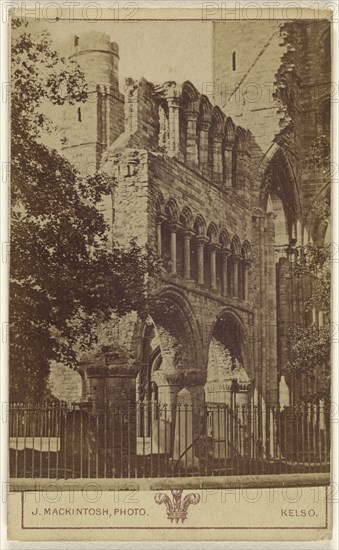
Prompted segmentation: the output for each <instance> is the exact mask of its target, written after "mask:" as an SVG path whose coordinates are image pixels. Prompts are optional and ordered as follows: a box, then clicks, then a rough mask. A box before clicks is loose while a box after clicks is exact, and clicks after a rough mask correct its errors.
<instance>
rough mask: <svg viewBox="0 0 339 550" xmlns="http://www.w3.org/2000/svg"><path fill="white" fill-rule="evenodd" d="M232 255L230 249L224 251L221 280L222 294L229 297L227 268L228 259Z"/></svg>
mask: <svg viewBox="0 0 339 550" xmlns="http://www.w3.org/2000/svg"><path fill="white" fill-rule="evenodd" d="M230 254H231V250H230V249H229V248H224V249H223V250H222V259H221V261H222V280H221V284H222V287H221V293H222V295H223V296H227V294H228V289H227V287H228V284H227V266H228V257H229V256H230Z"/></svg>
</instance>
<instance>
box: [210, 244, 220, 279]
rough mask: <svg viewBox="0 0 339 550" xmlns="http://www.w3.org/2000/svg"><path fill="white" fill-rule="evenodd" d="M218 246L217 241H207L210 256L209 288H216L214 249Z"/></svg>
mask: <svg viewBox="0 0 339 550" xmlns="http://www.w3.org/2000/svg"><path fill="white" fill-rule="evenodd" d="M217 248H218V244H217V243H209V244H208V251H209V256H210V271H211V290H216V288H217V264H216V251H217Z"/></svg>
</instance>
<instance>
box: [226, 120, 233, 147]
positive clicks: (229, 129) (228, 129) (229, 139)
mask: <svg viewBox="0 0 339 550" xmlns="http://www.w3.org/2000/svg"><path fill="white" fill-rule="evenodd" d="M224 134H225V139H226V141H227V143H233V142H234V138H235V125H234V123H233V120H232V119H231V118H230V117H227V118H226V121H225V126H224Z"/></svg>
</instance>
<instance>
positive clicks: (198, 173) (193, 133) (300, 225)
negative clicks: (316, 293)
mask: <svg viewBox="0 0 339 550" xmlns="http://www.w3.org/2000/svg"><path fill="white" fill-rule="evenodd" d="M258 25H259V24H258ZM258 25H257V24H256V25H252V24H251V23H241V24H240V23H239V25H238V24H237V25H235V27H236V29H237V30H236V32H241V33H242V32H245V33H246V36H247V39H248V43H249V44H250V47H249V48H246V52H247V53H246V56H244V55H243V54H241V53H238V52H237V51H234V50H235V48H234V47H233V46H232V44H231V43H230V42H231V40H233V43H240V39H239V41H237V40H235V39H234V33H233V30H232V33H231V34H230V33H228V31H227V24H226V23H225V24H224V23H216V24H215V32H214V37H215V51H214V54H215V58H214V72H215V81H216V83H217V84H218V87H217V88H216V89H215V97H214V102H212V101H211V99H210V98H209V97H207V96H204V95H201V94H200V93H199V92H198V91H197V90H196V88H195V87H194V85H193V84H192V83H190V82H185V83H183V84H180V85H179V84H177V83H176V82H165V83H163V84H161V85H154V84H152V83H150V82H147V81H146V80H145V79H141V80H139V81H134V80H132V79H129V80H127V81H126V86H125V89H124V94H122V93H121V91H120V90H119V78H118V62H119V48H118V45H117V44H116V43H114V42H112V41H111V39H110V38H109V37H108V36H107V35H105V34H101V33H98V32H91V33H89V34H86V35H82V36H76V37H74V39H73V43H72V46H71V52H70V54H71V57H72V58H73V59H76V60H77V61H78V62H79V64H80V65H81V67H82V69H83V70H84V72H85V74H86V75H87V79H88V82H89V83H90V94H89V95H90V100H89V101H88V102H87V103H86V104H84V105H83V106H81V107H77V106H76V107H74V106H72V107H69V108H68V110H67V112H66V113H65V122H64V130H65V134H66V136H67V139H68V141H67V146H65V147H64V149H63V153H64V154H65V155H66V156H67V157H68V158H69V159H70V160H72V161H73V162H76V163H78V164H80V165H81V166H82V167H83V169H88V170H102V171H105V172H107V173H108V174H110V176H112V177H113V178H114V180H115V188H114V192H113V193H112V196H111V197H107V200H106V201H105V204H103V205H101V207H102V209H103V211H104V213H105V215H106V217H107V219H108V221H109V222H110V224H111V228H112V235H113V236H114V238H115V239H118V240H120V241H122V242H127V241H129V240H130V239H131V238H133V237H137V238H138V240H139V242H140V244H147V245H149V246H151V247H152V249H153V250H154V251H156V252H157V254H158V255H159V256H160V257H161V258H162V260H163V271H162V274H161V275H160V276H158V277H156V278H154V280H151V281H150V292H151V295H152V297H153V302H154V307H153V312H152V315H151V316H150V317H149V318H148V319H147V321H146V322H143V321H141V320H140V319H138V318H137V316H136V315H132V314H131V315H128V316H126V317H125V318H124V319H122V320H117V319H112V322H111V323H110V324H108V325H106V326H104V327H98V331H99V333H100V339H99V340H100V345H99V346H98V348H97V349H96V351H95V353H93V352H92V353H91V354H88V356H87V357H84V360H83V362H82V365H81V368H80V370H79V376H81V379H82V390H81V395H79V394H77V393H76V392H75V393H74V395H73V396H72V400H76V401H82V402H84V403H86V402H87V401H88V399H89V398H90V400H91V402H92V405H93V406H94V407H100V406H103V405H104V406H107V407H109V406H113V405H116V404H119V403H123V404H129V405H130V406H131V407H132V409H131V410H132V411H134V413H133V414H134V420H133V422H134V424H135V430H136V435H137V436H138V431H139V432H140V430H141V431H142V430H145V425H144V420H141V419H140V411H139V412H138V410H139V409H138V410H137V409H136V408H135V407H134V406H135V403H136V402H148V401H152V402H156V403H157V404H159V405H161V404H163V405H165V404H166V406H169V407H170V408H171V409H172V410H173V407H174V408H175V407H176V406H177V405H180V406H181V405H187V406H188V407H191V411H192V414H193V418H194V407H202V406H205V404H207V405H213V404H215V405H216V404H221V405H228V406H230V407H232V406H233V405H234V403H235V402H236V403H237V405H240V406H241V405H244V406H246V407H248V406H252V405H253V406H255V407H259V409H261V408H263V409H265V410H269V409H270V408H272V410H273V408H279V407H282V406H284V405H286V406H289V405H290V404H293V403H297V402H298V400H299V398H300V395H301V394H302V392H303V388H305V385H310V384H315V382H314V381H311V380H304V381H302V382H300V383H299V384H298V386H296V384H295V383H294V381H293V379H292V378H291V377H290V376H289V375H288V374H286V373H285V372H284V363H285V361H286V357H287V355H286V354H287V348H286V327H287V326H288V325H289V324H291V323H292V324H293V323H297V322H301V323H302V322H306V320H305V319H304V308H303V304H304V301H305V299H306V298H307V296H306V295H305V294H306V290H305V288H304V285H303V284H302V282H300V281H299V282H297V281H295V280H294V279H293V276H292V275H291V270H292V268H293V261H294V256H293V254H294V252H293V250H294V249H295V247H296V246H297V245H301V244H304V243H305V242H307V241H308V240H312V241H315V242H323V240H324V239H325V229H326V228H324V227H323V226H321V224H319V221H318V220H316V219H314V218H310V216H309V212H310V205H311V204H312V202H314V201H316V200H318V199H319V197H323V196H326V194H328V193H329V182H328V180H327V179H326V175H324V173H323V171H321V170H320V169H319V170H318V171H317V170H316V169H315V168H314V167H313V168H312V171H311V169H310V167H309V165H308V164H307V162H306V161H305V158H306V149H307V147H309V145H310V143H311V141H312V139H313V138H314V137H317V136H318V135H322V134H324V135H327V136H328V137H329V120H330V119H329V112H330V111H329V86H328V82H327V80H326V79H329V78H330V76H329V75H330V65H329V63H330V57H329V56H328V51H329V47H330V46H329V43H330V35H329V24H328V22H326V21H325V22H323V21H320V22H316V23H314V22H313V23H305V24H304V25H299V26H298V28H297V32H298V33H299V34H298V39H299V41H300V44H302V45H303V47H300V52H299V53H298V55H299V57H298V66H297V67H296V70H297V72H298V77H299V79H300V81H301V82H302V85H303V86H304V88H303V91H302V93H300V94H296V104H297V109H298V116H297V124H296V126H295V128H294V133H293V140H292V142H289V143H288V146H286V144H285V143H284V141H283V140H281V139H279V124H278V123H279V106H278V105H277V104H276V102H275V100H274V90H273V89H271V88H270V87H268V88H267V87H266V89H267V90H268V95H267V96H266V98H265V97H263V96H260V100H258V102H257V103H254V102H253V101H251V100H249V99H248V97H249V96H248V90H249V88H248V84H249V80H251V81H256V82H259V84H260V83H261V84H262V89H264V83H265V82H267V79H269V80H268V81H269V82H272V81H273V79H274V75H275V73H276V71H278V70H279V67H280V65H281V63H282V61H283V59H284V56H285V55H286V54H287V53H288V52H287V50H288V48H287V47H286V45H285V44H284V42H283V39H282V36H283V35H282V26H281V25H276V24H274V25H273V24H272V25H268V26H265V25H261V24H260V25H261V27H260V29H259V28H258ZM243 27H244V28H243ZM232 28H233V27H232ZM314 33H316V35H317V37H318V40H317V41H314V39H313V38H311V37H313V36H314ZM311 41H313V42H312V43H311ZM311 61H312V63H311ZM310 66H311V67H312V70H313V69H315V70H317V71H319V75H316V78H317V82H318V83H320V84H321V86H320V88H321V90H322V96H321V98H319V101H314V97H313V95H312V94H311V92H310V87H311V84H310V82H311V79H312V78H314V75H311V74H310V70H309V67H310ZM319 67H320V68H319ZM268 73H269V74H268ZM224 82H227V83H228V86H229V87H230V86H231V89H230V88H229V89H230V93H228V95H227V94H226V96H225V94H223V92H224V91H225V90H224V88H223V83H224ZM245 85H247V88H246V90H247V96H244V97H243V96H241V100H239V101H237V100H236V98H237V97H238V96H239V93H240V94H241V93H242V90H243V89H244V86H245ZM313 91H314V90H313ZM251 97H252V98H253V96H251ZM277 136H278V137H277ZM313 316H314V318H315V319H316V321H315V322H317V323H321V322H322V321H321V319H322V312H321V311H314V312H313ZM56 376H57V375H56V373H55V372H54V373H52V375H51V388H52V391H54V392H57V395H58V397H59V398H61V399H62V394H63V385H65V386H66V385H67V384H69V378H68V377H67V376H66V375H65V376H64V377H63V379H62V380H60V376H59V379H58V381H57V383H56ZM73 376H74V375H73ZM53 380H54V384H53ZM67 389H68V395H70V394H71V393H72V392H69V386H68V388H67ZM75 389H76V386H75ZM133 407H134V409H133ZM131 414H132V413H131ZM265 418H266V419H265V422H266V424H267V423H268V425H270V424H272V423H274V418H273V416H272V415H271V416H270V415H268V416H266V417H265ZM147 422H152V415H151V416H149V415H148V416H147ZM157 422H158V425H159V419H157ZM260 422H261V420H260ZM193 426H195V424H194V420H193ZM159 429H160V428H159ZM178 429H179V432H180V426H179V427H178V425H177V420H175V418H172V416H171V415H169V416H168V417H167V419H166V422H164V425H161V430H163V432H162V433H166V434H168V437H169V438H172V439H173V438H174V440H173V441H174V442H173V448H175V445H177V443H178V438H179V439H180V437H179V435H178ZM197 429H198V428H197V427H196V426H195V427H194V428H193V432H194V431H196V430H197ZM272 429H274V428H272ZM265 430H266V432H267V430H268V431H269V430H270V427H268V428H267V425H266V426H265ZM259 431H260V430H259ZM193 436H194V433H193V435H192V434H191V436H190V437H189V440H190V441H191V442H192V438H193V439H194V437H193ZM132 437H135V432H134V435H133V436H132ZM173 452H174V451H173Z"/></svg>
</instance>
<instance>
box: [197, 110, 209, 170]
mask: <svg viewBox="0 0 339 550" xmlns="http://www.w3.org/2000/svg"><path fill="white" fill-rule="evenodd" d="M210 125H211V123H210V122H209V121H208V120H201V121H200V128H199V168H200V170H201V171H202V173H203V175H205V176H208V175H209V166H208V138H209V130H210Z"/></svg>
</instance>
